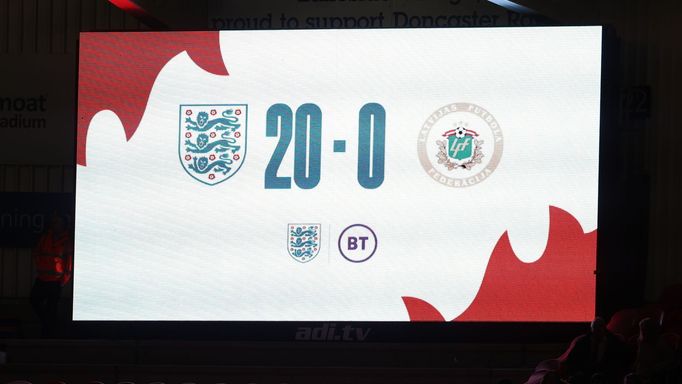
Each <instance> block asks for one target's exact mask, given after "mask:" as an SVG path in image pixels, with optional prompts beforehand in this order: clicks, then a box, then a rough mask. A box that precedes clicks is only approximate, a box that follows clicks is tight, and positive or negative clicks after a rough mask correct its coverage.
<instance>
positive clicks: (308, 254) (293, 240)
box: [287, 224, 322, 263]
mask: <svg viewBox="0 0 682 384" xmlns="http://www.w3.org/2000/svg"><path fill="white" fill-rule="evenodd" d="M321 238H322V226H321V225H320V224H289V225H287V250H288V251H289V255H290V256H291V257H293V258H294V260H296V261H298V262H301V263H307V262H308V261H310V260H312V259H314V258H315V256H317V254H318V253H320V239H321Z"/></svg>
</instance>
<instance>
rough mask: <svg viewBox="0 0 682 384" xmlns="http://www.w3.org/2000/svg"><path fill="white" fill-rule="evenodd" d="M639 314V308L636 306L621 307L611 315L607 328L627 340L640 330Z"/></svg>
mask: <svg viewBox="0 0 682 384" xmlns="http://www.w3.org/2000/svg"><path fill="white" fill-rule="evenodd" d="M639 316H640V315H639V310H638V309H636V308H627V309H621V310H620V311H618V312H616V313H614V314H613V316H611V320H610V321H609V323H608V324H607V325H606V328H607V329H608V330H609V331H611V332H612V333H617V334H620V335H622V336H623V337H624V338H625V339H626V340H627V339H629V338H630V336H632V335H633V334H635V333H636V332H637V331H638V329H637V327H638V323H639Z"/></svg>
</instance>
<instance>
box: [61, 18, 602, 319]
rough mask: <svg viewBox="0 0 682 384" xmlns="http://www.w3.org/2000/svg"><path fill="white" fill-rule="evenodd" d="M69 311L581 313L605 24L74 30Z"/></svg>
mask: <svg viewBox="0 0 682 384" xmlns="http://www.w3.org/2000/svg"><path fill="white" fill-rule="evenodd" d="M79 55H80V58H79V76H78V144H77V185H76V218H75V271H74V299H73V300H74V303H73V304H74V307H73V318H74V320H87V321H99V320H102V321H118V320H121V321H136V320H145V321H150V320H151V321H157V320H173V321H391V322H393V321H404V322H409V321H438V322H443V321H465V322H579V321H587V320H590V319H591V318H592V317H593V316H594V312H595V276H594V274H593V271H594V269H595V265H596V244H597V241H596V236H597V208H598V207H597V192H598V171H599V130H600V108H601V107H600V105H601V103H600V89H601V61H602V28H601V27H547V28H545V27H541V28H490V29H487V28H477V29H375V30H294V31H286V30H282V31H220V32H217V31H213V32H162V33H157V32H150V33H118V32H117V33H83V34H81V38H80V51H79Z"/></svg>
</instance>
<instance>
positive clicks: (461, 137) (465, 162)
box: [436, 121, 484, 170]
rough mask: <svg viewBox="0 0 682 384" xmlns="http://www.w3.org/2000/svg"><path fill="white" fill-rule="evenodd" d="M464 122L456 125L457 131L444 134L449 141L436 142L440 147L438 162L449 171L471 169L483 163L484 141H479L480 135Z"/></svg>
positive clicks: (453, 130)
mask: <svg viewBox="0 0 682 384" xmlns="http://www.w3.org/2000/svg"><path fill="white" fill-rule="evenodd" d="M467 125H468V124H467V123H464V122H462V121H460V122H458V123H457V124H455V129H451V130H449V131H446V132H444V133H443V135H442V137H444V138H446V139H447V140H436V145H437V146H438V155H437V157H438V162H439V163H440V164H443V165H444V166H445V167H446V168H447V169H449V170H452V169H455V168H465V169H471V168H472V167H473V166H475V165H476V164H480V163H481V159H482V158H483V151H482V146H483V143H484V141H483V140H480V139H478V133H476V131H472V130H470V129H468V128H467V127H466V126H467Z"/></svg>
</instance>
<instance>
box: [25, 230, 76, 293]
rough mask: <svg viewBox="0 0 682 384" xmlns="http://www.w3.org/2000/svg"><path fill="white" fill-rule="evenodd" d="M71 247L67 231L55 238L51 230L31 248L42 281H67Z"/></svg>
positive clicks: (71, 256) (71, 259)
mask: <svg viewBox="0 0 682 384" xmlns="http://www.w3.org/2000/svg"><path fill="white" fill-rule="evenodd" d="M72 249H73V248H72V246H71V239H70V238H69V235H68V234H67V233H64V234H63V235H62V236H60V237H58V238H57V239H55V238H54V236H53V235H52V231H47V233H46V234H44V235H43V236H42V237H41V238H40V241H39V242H38V246H37V247H36V248H35V249H34V250H33V252H34V254H33V255H34V256H33V258H34V260H35V264H36V270H37V272H38V278H39V279H40V280H43V281H61V282H62V283H66V282H68V281H69V279H70V278H71V269H72V266H73V254H72ZM45 254H49V255H45ZM57 255H61V256H57Z"/></svg>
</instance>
